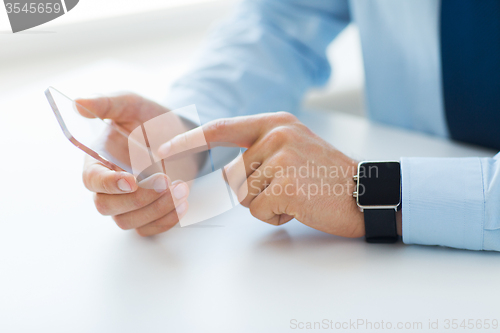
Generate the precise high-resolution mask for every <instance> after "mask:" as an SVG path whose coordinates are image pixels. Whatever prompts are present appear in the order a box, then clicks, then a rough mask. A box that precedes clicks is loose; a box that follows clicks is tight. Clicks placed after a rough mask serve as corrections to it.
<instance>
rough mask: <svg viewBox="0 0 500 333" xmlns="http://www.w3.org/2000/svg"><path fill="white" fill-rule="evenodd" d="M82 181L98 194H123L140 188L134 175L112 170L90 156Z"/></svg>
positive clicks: (86, 162) (87, 158) (87, 159)
mask: <svg viewBox="0 0 500 333" xmlns="http://www.w3.org/2000/svg"><path fill="white" fill-rule="evenodd" d="M82 179H83V183H84V184H85V187H86V188H87V189H88V190H90V191H92V192H96V193H106V194H123V193H131V192H135V191H136V190H137V188H138V186H137V182H136V180H135V177H134V176H133V175H131V174H129V173H127V172H122V171H118V172H117V171H113V170H110V169H108V168H107V167H105V166H104V165H103V164H101V163H100V162H99V161H97V160H95V159H93V158H91V157H90V156H87V157H86V158H85V165H84V168H83V175H82Z"/></svg>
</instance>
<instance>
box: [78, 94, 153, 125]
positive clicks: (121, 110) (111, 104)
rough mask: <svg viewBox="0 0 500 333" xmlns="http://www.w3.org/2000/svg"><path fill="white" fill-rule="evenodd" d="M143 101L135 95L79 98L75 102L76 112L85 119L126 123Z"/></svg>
mask: <svg viewBox="0 0 500 333" xmlns="http://www.w3.org/2000/svg"><path fill="white" fill-rule="evenodd" d="M143 101H144V99H143V98H142V97H141V96H139V95H136V94H124V95H118V96H103V97H97V98H79V99H77V100H75V103H76V109H77V111H78V112H79V113H80V114H81V115H82V116H84V117H86V118H101V119H113V120H117V121H127V120H129V119H132V118H133V116H134V114H136V112H137V108H138V107H140V106H141V105H142V103H143Z"/></svg>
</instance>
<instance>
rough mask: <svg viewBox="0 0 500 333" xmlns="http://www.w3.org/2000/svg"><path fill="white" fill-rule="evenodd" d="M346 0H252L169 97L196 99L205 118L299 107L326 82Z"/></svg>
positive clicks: (181, 102) (178, 102)
mask: <svg viewBox="0 0 500 333" xmlns="http://www.w3.org/2000/svg"><path fill="white" fill-rule="evenodd" d="M349 20H350V17H349V13H348V6H347V3H346V1H338V2H336V3H335V5H333V4H326V3H325V4H321V3H311V2H309V1H308V0H307V1H306V0H295V1H283V2H281V1H272V0H263V1H254V0H251V1H244V2H242V3H241V4H240V5H239V6H238V8H237V10H236V11H235V13H234V14H233V15H232V17H231V18H229V19H228V20H226V21H225V22H224V23H223V24H222V25H221V26H220V27H219V28H218V29H216V30H215V31H214V32H213V34H212V36H211V37H210V38H209V40H208V42H207V43H206V46H205V47H204V48H203V50H202V51H201V55H200V57H199V58H198V60H196V62H195V64H194V66H193V69H192V70H191V71H189V72H188V74H187V75H185V76H183V77H182V78H181V79H180V80H178V81H177V82H176V83H175V84H174V86H173V87H172V89H171V92H170V96H169V98H168V99H167V101H166V105H167V106H169V107H171V108H179V107H182V106H185V105H188V104H196V106H197V108H198V112H199V114H200V118H201V122H202V123H206V122H207V121H209V120H213V119H217V118H224V117H231V116H237V115H246V114H253V113H260V112H269V111H279V110H286V111H289V112H293V111H295V110H296V109H297V108H298V107H299V106H300V101H301V99H302V96H303V95H304V93H305V91H306V90H307V89H308V88H309V87H311V86H314V85H321V84H323V83H325V82H326V80H327V79H328V77H329V74H330V67H329V63H328V60H327V58H326V47H327V46H328V44H329V43H330V41H331V40H332V39H333V38H334V37H335V35H336V34H338V33H339V32H340V31H341V30H342V29H343V28H344V27H345V26H346V25H347V24H348V22H349Z"/></svg>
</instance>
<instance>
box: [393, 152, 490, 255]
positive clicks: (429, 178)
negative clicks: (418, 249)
mask: <svg viewBox="0 0 500 333" xmlns="http://www.w3.org/2000/svg"><path fill="white" fill-rule="evenodd" d="M401 177H402V206H403V212H402V214H403V242H404V243H406V244H422V245H442V246H449V247H455V248H461V249H469V250H482V249H483V226H484V221H485V200H484V191H483V176H482V168H481V162H480V159H479V158H402V159H401Z"/></svg>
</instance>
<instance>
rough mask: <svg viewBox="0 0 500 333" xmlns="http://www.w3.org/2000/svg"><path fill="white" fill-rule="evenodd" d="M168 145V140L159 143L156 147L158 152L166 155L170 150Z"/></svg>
mask: <svg viewBox="0 0 500 333" xmlns="http://www.w3.org/2000/svg"><path fill="white" fill-rule="evenodd" d="M170 146H171V144H170V142H167V143H165V144H163V145H161V146H160V148H158V154H159V155H160V156H163V157H165V156H167V154H168V152H169V151H170Z"/></svg>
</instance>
